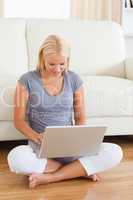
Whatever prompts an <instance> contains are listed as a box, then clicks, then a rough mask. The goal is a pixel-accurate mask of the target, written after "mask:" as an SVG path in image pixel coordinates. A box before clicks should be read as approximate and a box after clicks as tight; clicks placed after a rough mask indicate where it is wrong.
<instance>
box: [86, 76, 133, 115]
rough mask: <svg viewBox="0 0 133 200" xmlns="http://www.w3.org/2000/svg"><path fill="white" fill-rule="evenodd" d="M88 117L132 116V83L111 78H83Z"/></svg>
mask: <svg viewBox="0 0 133 200" xmlns="http://www.w3.org/2000/svg"><path fill="white" fill-rule="evenodd" d="M82 78H83V80H84V85H85V95H86V98H85V99H86V110H87V113H86V114H87V118H88V117H120V116H121V117H122V116H124V117H125V116H133V81H131V80H127V79H124V78H117V77H111V76H83V77H82Z"/></svg>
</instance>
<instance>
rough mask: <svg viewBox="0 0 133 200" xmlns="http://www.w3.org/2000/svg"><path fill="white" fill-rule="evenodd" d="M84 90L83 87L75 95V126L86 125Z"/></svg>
mask: <svg viewBox="0 0 133 200" xmlns="http://www.w3.org/2000/svg"><path fill="white" fill-rule="evenodd" d="M84 99H85V98H84V88H83V86H81V87H80V88H79V89H78V90H77V91H76V92H75V93H74V105H73V106H74V120H75V125H84V124H85V123H86V113H85V101H84Z"/></svg>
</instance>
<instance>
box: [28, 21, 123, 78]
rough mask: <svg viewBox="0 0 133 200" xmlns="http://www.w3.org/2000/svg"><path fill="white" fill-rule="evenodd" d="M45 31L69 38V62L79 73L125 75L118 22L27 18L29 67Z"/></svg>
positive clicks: (33, 67) (121, 37)
mask: <svg viewBox="0 0 133 200" xmlns="http://www.w3.org/2000/svg"><path fill="white" fill-rule="evenodd" d="M49 34H58V35H59V36H61V37H63V38H65V39H66V40H67V41H68V42H70V46H71V59H70V66H71V69H72V70H74V71H76V72H78V73H79V74H87V75H112V76H118V77H125V71H124V60H125V47H124V39H123V34H122V30H121V28H120V26H119V25H118V24H116V23H113V22H109V21H82V20H46V19H30V20H28V22H27V43H28V51H29V52H28V54H29V66H30V69H35V66H36V64H37V60H38V51H39V47H40V45H41V44H42V43H43V41H44V39H45V38H46V37H47V36H48V35H49Z"/></svg>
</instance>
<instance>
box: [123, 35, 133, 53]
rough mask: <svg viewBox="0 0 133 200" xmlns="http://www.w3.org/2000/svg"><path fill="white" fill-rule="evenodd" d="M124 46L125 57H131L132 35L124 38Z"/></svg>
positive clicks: (132, 49)
mask: <svg viewBox="0 0 133 200" xmlns="http://www.w3.org/2000/svg"><path fill="white" fill-rule="evenodd" d="M125 46H126V54H127V57H133V33H132V34H131V35H127V36H125Z"/></svg>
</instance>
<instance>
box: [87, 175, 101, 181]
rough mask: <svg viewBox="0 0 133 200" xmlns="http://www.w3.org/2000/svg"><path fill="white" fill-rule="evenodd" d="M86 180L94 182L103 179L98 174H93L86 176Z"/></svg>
mask: <svg viewBox="0 0 133 200" xmlns="http://www.w3.org/2000/svg"><path fill="white" fill-rule="evenodd" d="M85 178H88V179H91V180H92V181H93V182H96V181H100V180H101V177H100V176H99V175H98V174H93V175H90V176H85Z"/></svg>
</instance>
